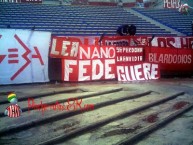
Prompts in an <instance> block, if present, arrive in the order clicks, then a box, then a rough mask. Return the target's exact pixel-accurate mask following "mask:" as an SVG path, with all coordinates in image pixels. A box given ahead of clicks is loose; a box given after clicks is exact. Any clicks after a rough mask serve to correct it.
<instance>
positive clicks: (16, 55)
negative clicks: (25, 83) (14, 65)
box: [8, 54, 18, 58]
mask: <svg viewBox="0 0 193 145" xmlns="http://www.w3.org/2000/svg"><path fill="white" fill-rule="evenodd" d="M8 57H9V58H13V57H18V54H9V55H8Z"/></svg>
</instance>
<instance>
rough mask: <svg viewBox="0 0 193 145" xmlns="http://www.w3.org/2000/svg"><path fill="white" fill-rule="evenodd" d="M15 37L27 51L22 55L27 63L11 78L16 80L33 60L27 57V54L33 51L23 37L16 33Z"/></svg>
mask: <svg viewBox="0 0 193 145" xmlns="http://www.w3.org/2000/svg"><path fill="white" fill-rule="evenodd" d="M14 37H15V39H16V40H17V41H18V42H19V44H21V46H22V47H23V48H24V49H25V50H26V52H25V53H24V54H23V55H22V57H23V58H24V59H25V60H26V63H25V64H24V65H23V66H22V67H21V68H20V69H19V70H18V71H17V72H16V73H15V74H14V75H13V76H12V77H11V80H14V79H15V78H16V77H17V76H18V75H19V74H20V73H21V72H22V71H23V70H24V69H25V68H26V67H27V66H28V65H29V64H30V62H31V61H30V59H29V58H28V57H27V55H28V54H30V53H31V50H30V49H29V48H28V47H27V46H26V45H25V44H24V43H23V42H22V41H21V39H20V38H19V37H18V36H17V35H14Z"/></svg>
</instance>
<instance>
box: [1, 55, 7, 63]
mask: <svg viewBox="0 0 193 145" xmlns="http://www.w3.org/2000/svg"><path fill="white" fill-rule="evenodd" d="M5 57H6V55H0V63H1V62H2V61H3V60H4V58H5Z"/></svg>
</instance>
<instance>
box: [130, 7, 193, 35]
mask: <svg viewBox="0 0 193 145" xmlns="http://www.w3.org/2000/svg"><path fill="white" fill-rule="evenodd" d="M132 9H133V10H135V11H137V12H140V13H141V14H143V15H145V16H148V17H150V18H152V19H154V20H156V21H158V22H160V23H162V24H164V25H166V26H168V27H171V28H173V29H175V30H176V31H179V32H181V33H184V34H186V35H187V36H191V35H192V28H191V22H192V18H193V12H192V11H190V12H189V14H188V15H183V14H181V13H179V12H178V10H177V9H139V8H132Z"/></svg>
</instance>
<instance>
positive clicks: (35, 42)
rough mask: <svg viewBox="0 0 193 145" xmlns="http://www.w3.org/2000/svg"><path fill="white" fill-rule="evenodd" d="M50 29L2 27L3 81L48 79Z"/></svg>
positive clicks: (0, 72)
mask: <svg viewBox="0 0 193 145" xmlns="http://www.w3.org/2000/svg"><path fill="white" fill-rule="evenodd" d="M50 38H51V33H50V32H39V31H30V30H15V29H0V85H2V84H19V83H33V82H47V81H49V78H48V50H49V42H50Z"/></svg>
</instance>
